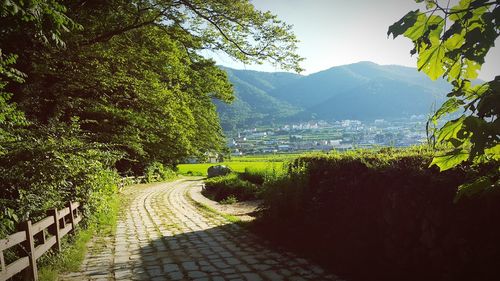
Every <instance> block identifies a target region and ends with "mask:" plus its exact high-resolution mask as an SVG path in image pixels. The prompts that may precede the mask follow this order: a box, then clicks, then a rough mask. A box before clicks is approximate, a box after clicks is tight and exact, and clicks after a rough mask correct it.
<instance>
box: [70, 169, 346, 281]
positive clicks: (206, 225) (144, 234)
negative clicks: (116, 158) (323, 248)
mask: <svg viewBox="0 0 500 281" xmlns="http://www.w3.org/2000/svg"><path fill="white" fill-rule="evenodd" d="M200 184H201V182H200V181H195V180H186V179H182V180H177V181H175V182H172V183H161V184H157V185H154V186H151V187H149V188H146V189H141V190H139V191H136V192H135V194H134V195H133V199H132V201H131V203H130V204H129V206H128V209H127V210H124V213H123V214H122V218H121V219H120V220H119V222H118V225H117V231H116V236H115V239H114V241H108V242H109V243H110V245H107V247H102V245H101V247H96V249H101V250H102V252H100V253H97V252H96V251H92V248H90V249H89V254H88V256H87V258H86V260H85V262H84V266H83V270H82V272H79V273H71V274H68V275H66V276H64V277H63V278H62V279H63V280H200V281H201V280H214V281H216V280H252V281H254V280H255V281H257V280H291V281H294V280H297V281H299V280H339V279H337V278H336V277H335V276H334V275H329V274H326V273H325V272H324V271H323V270H322V269H321V268H320V267H318V266H316V265H313V264H311V263H309V262H308V261H306V260H304V259H301V258H298V257H295V256H294V255H292V254H290V253H278V252H275V251H273V250H270V249H269V247H268V245H267V244H266V243H265V242H263V241H261V240H260V239H259V238H258V237H256V236H254V235H253V234H251V233H248V232H247V231H246V230H245V229H243V228H242V227H240V226H238V225H236V224H232V223H230V222H228V221H227V220H225V219H224V218H223V217H221V216H218V215H214V214H206V213H204V212H201V211H200V210H199V209H197V208H196V207H195V206H193V204H191V203H192V202H191V201H190V199H189V198H188V197H187V194H188V191H189V189H190V188H192V187H195V186H197V185H200ZM113 242H114V243H113ZM113 244H114V251H110V248H112V245H113ZM92 246H94V245H92Z"/></svg>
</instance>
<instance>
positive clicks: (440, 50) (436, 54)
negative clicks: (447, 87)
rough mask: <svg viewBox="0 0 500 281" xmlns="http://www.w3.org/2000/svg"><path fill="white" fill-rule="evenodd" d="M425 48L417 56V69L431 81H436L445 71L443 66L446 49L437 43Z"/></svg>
mask: <svg viewBox="0 0 500 281" xmlns="http://www.w3.org/2000/svg"><path fill="white" fill-rule="evenodd" d="M426 47H427V48H425V49H423V50H422V51H421V52H420V54H419V56H418V60H417V67H418V70H421V71H423V72H424V73H425V74H427V75H428V76H429V77H430V78H431V79H432V80H436V79H438V78H439V77H440V76H442V75H443V74H444V73H445V71H446V70H445V68H444V64H443V59H444V56H445V54H446V48H445V47H444V46H443V45H442V44H439V43H438V42H433V45H431V46H426Z"/></svg>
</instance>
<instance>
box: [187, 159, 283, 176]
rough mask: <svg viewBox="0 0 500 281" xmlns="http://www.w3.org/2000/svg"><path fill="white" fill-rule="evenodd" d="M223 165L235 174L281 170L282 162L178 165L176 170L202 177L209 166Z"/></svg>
mask: <svg viewBox="0 0 500 281" xmlns="http://www.w3.org/2000/svg"><path fill="white" fill-rule="evenodd" d="M215 165H225V166H228V167H229V168H231V169H232V170H233V171H236V172H244V171H245V168H251V169H257V170H272V169H281V167H282V166H283V162H270V161H228V162H221V163H198V164H179V165H178V166H177V168H178V169H179V171H178V172H179V173H180V174H183V175H188V174H191V175H194V176H202V175H203V176H204V175H206V174H207V170H208V168H209V167H211V166H215Z"/></svg>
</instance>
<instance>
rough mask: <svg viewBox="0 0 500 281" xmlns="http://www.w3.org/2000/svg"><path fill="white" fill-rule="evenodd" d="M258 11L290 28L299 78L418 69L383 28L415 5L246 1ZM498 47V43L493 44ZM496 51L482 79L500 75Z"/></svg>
mask: <svg viewBox="0 0 500 281" xmlns="http://www.w3.org/2000/svg"><path fill="white" fill-rule="evenodd" d="M250 1H251V2H252V3H253V4H254V6H255V7H256V8H257V9H259V10H265V11H271V12H272V13H274V14H276V15H277V16H278V17H279V18H280V19H281V20H283V21H285V22H286V23H288V24H292V25H293V27H294V28H293V31H294V33H295V34H296V36H297V38H298V39H299V40H300V41H301V42H300V43H299V45H298V46H299V50H298V53H299V55H301V56H302V57H304V58H305V61H304V62H303V63H302V67H303V68H305V71H304V72H303V73H302V74H310V73H315V72H318V71H321V70H324V69H328V68H331V67H333V66H338V65H344V64H350V63H356V62H359V61H372V62H375V63H378V64H382V65H387V64H398V65H404V66H411V67H416V56H413V57H411V56H410V50H411V49H412V43H411V41H410V40H409V39H407V38H405V37H402V36H400V37H398V38H396V39H395V40H393V39H392V36H391V37H390V38H388V37H387V29H388V27H389V26H390V25H391V24H393V23H394V22H396V21H398V20H399V19H400V18H401V17H403V16H404V15H405V14H406V13H407V12H408V11H410V10H415V9H417V8H421V9H422V8H424V6H423V5H422V4H417V3H415V2H414V1H413V0H250ZM496 43H497V44H496V45H499V44H500V40H498V39H497V41H496ZM212 57H213V58H214V59H215V60H216V61H217V63H218V64H221V65H224V66H228V67H232V68H237V69H252V70H260V71H270V72H273V71H280V69H279V68H276V67H274V66H271V65H269V64H264V65H248V64H247V65H245V64H242V63H238V62H235V61H233V60H231V59H230V58H229V57H227V56H225V55H223V54H219V53H218V54H214V55H212ZM499 69H500V47H496V48H493V49H491V50H490V52H489V53H488V55H487V57H486V63H485V64H484V65H483V68H482V70H481V72H480V74H479V78H481V79H483V80H491V79H493V78H494V77H495V75H500V73H499Z"/></svg>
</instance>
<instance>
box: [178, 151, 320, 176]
mask: <svg viewBox="0 0 500 281" xmlns="http://www.w3.org/2000/svg"><path fill="white" fill-rule="evenodd" d="M316 153H318V152H309V153H288V154H265V155H246V156H233V157H232V158H231V160H228V161H225V162H221V163H197V164H179V165H177V168H178V172H179V173H180V174H183V175H194V176H204V175H206V174H207V169H208V168H209V167H211V166H215V165H225V166H228V167H230V168H231V169H232V170H233V171H235V172H244V171H245V168H251V169H255V170H273V169H275V170H276V169H282V167H283V164H284V163H285V162H287V161H291V160H293V159H295V158H297V157H299V156H301V155H307V154H316Z"/></svg>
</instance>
